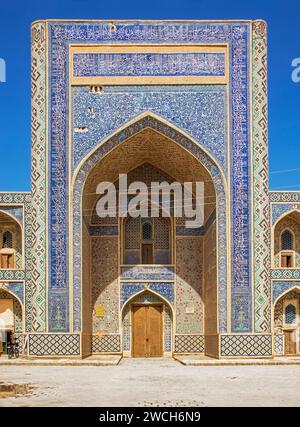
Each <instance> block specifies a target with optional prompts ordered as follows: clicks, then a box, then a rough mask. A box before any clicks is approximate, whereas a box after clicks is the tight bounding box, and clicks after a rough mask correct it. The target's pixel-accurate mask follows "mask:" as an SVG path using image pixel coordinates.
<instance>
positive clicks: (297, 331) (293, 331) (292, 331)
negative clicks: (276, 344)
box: [282, 328, 300, 357]
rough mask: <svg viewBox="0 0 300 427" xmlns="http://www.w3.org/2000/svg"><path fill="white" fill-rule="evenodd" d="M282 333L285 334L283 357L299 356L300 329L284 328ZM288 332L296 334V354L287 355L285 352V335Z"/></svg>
mask: <svg viewBox="0 0 300 427" xmlns="http://www.w3.org/2000/svg"><path fill="white" fill-rule="evenodd" d="M282 332H283V339H284V345H283V355H284V356H286V357H290V356H297V355H299V353H300V350H299V345H300V343H299V341H298V339H299V329H298V328H283V329H282ZM286 332H289V333H294V337H295V350H296V351H295V353H290V354H286V352H285V333H286Z"/></svg>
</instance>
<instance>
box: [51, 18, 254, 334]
mask: <svg viewBox="0 0 300 427" xmlns="http://www.w3.org/2000/svg"><path fill="white" fill-rule="evenodd" d="M116 28H117V29H116V31H114V32H112V31H111V30H110V26H109V23H105V22H103V23H102V22H99V23H93V24H91V23H58V22H54V21H52V22H50V23H49V24H48V36H49V75H50V91H49V99H50V102H49V112H50V116H49V127H50V131H49V132H50V133H49V135H50V138H49V159H50V162H51V168H49V178H50V179H49V188H50V192H49V200H48V206H49V207H50V210H51V211H50V212H49V216H48V218H49V239H48V241H49V245H50V248H49V251H48V253H49V260H48V262H49V265H50V266H51V269H50V280H49V300H51V299H52V289H53V288H57V287H60V288H63V289H65V290H66V292H65V295H64V296H62V298H65V308H66V310H67V309H68V279H67V278H68V268H67V266H68V244H67V242H68V227H67V219H68V194H69V189H68V186H67V185H66V183H67V182H68V179H67V177H68V170H69V167H70V165H68V164H67V161H66V159H67V153H68V150H69V147H68V138H67V135H68V93H67V87H68V84H67V82H68V52H69V45H70V44H71V43H77V44H80V43H106V42H108V43H116V44H117V43H120V42H126V43H136V44H138V43H143V42H147V43H178V44H182V43H193V42H194V43H217V44H219V43H228V46H229V50H230V64H229V65H230V89H231V97H230V110H231V125H230V145H231V150H230V152H231V168H232V179H231V200H232V209H231V212H232V233H233V235H232V237H233V239H232V240H233V243H234V244H233V249H232V283H233V288H232V298H233V300H234V298H235V292H236V291H237V290H239V289H240V288H243V289H244V290H245V298H247V299H248V306H249V307H250V305H251V301H252V290H251V276H250V267H251V255H250V241H251V239H250V238H249V233H250V224H251V210H250V156H249V150H250V144H249V127H250V126H249V104H250V103H249V74H248V70H249V53H250V47H249V37H250V29H249V28H250V24H249V23H247V22H245V23H238V22H236V23H235V22H232V23H205V22H198V23H185V24H183V23H178V22H169V23H165V22H154V23H151V22H147V23H139V22H130V23H128V22H127V23H124V22H116ZM145 98H146V99H147V95H145ZM180 105H181V104H180V102H178V100H177V102H176V112H177V114H178V113H179V110H178V106H180ZM143 111H144V110H143ZM188 113H189V118H190V120H191V122H195V121H198V120H199V117H198V115H191V114H190V110H189V111H188ZM162 116H163V117H164V114H162ZM131 117H132V116H131ZM165 118H166V120H168V117H165ZM129 119H130V118H129ZM114 120H118V117H115V116H113V117H112V118H111V121H112V122H114ZM123 120H124V119H123ZM125 122H126V121H125ZM123 123H124V121H123ZM175 124H176V123H175ZM118 126H119V125H118V124H116V125H115V126H114V129H116V128H117V127H118ZM192 126H193V123H190V125H189V129H190V128H191V127H192ZM179 127H180V129H182V127H181V126H179ZM100 140H101V135H99V141H100ZM200 143H201V144H203V142H202V141H200ZM220 262H221V265H219V267H221V269H222V270H224V268H225V269H226V267H225V263H226V259H225V258H222V260H221V261H220ZM222 280H223V279H222ZM224 280H225V279H224ZM224 287H225V288H226V281H225V282H224V283H223V284H222V283H221V284H220V288H221V289H222V291H221V292H223V288H224ZM75 291H76V292H77V288H76V289H75ZM78 292H79V294H78V295H77V294H76V293H75V296H74V298H75V300H76V301H78V299H79V298H80V297H79V295H80V288H79V289H78ZM78 309H80V303H79V304H77V306H76V307H75V319H76V320H75V323H76V325H75V329H77V328H78V327H79V330H80V320H79V324H78V320H77V317H78V316H77V310H78ZM222 310H223V312H222V316H221V318H222V319H223V318H226V316H224V314H225V313H224V310H225V311H226V308H225V307H224V308H223V309H222ZM65 314H66V317H67V312H66V313H65ZM53 321H55V319H53ZM51 322H52V319H50V324H51ZM221 322H223V321H221ZM225 323H226V322H225ZM251 324H252V323H251V321H250V319H248V326H247V327H248V329H249V330H251ZM222 328H224V323H222ZM64 329H65V331H67V330H68V326H67V324H65V327H64Z"/></svg>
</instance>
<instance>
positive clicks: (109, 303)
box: [70, 117, 227, 355]
mask: <svg viewBox="0 0 300 427" xmlns="http://www.w3.org/2000/svg"><path fill="white" fill-rule="evenodd" d="M136 125H137V126H136V127H137V129H136V130H135V131H133V129H131V128H130V126H129V127H128V128H127V129H126V131H124V130H123V131H121V132H120V134H117V135H116V136H114V137H112V139H111V140H109V141H108V142H107V143H104V144H103V145H100V146H99V148H98V149H97V150H95V151H94V152H93V153H92V154H91V156H90V157H89V158H88V159H87V160H86V162H84V163H83V164H82V166H81V167H80V169H79V170H78V173H77V176H76V179H75V181H74V188H73V208H74V209H73V211H74V212H73V224H72V226H73V231H72V233H70V235H71V236H73V254H74V257H73V266H74V270H73V296H74V298H73V301H74V305H73V319H74V322H73V326H74V331H82V334H83V340H82V342H83V345H84V348H83V354H88V353H89V352H90V351H91V352H96V353H97V352H102V351H103V349H104V350H105V351H106V352H109V351H112V350H109V349H112V348H113V349H114V350H113V351H114V352H117V351H119V352H122V351H123V349H122V346H121V341H122V337H121V335H122V334H121V329H122V318H121V312H120V308H121V307H122V306H123V305H124V304H125V303H126V301H127V300H128V299H129V298H130V297H131V296H132V295H134V294H136V293H137V292H139V291H142V290H145V289H150V290H153V291H157V293H158V294H160V295H161V296H164V297H166V299H167V300H168V301H169V302H170V303H171V304H174V305H175V308H174V313H175V315H174V319H173V327H174V342H175V343H176V344H175V345H174V348H173V349H172V351H174V352H177V353H178V352H185V350H187V352H191V351H192V352H200V353H204V352H206V353H207V354H210V355H217V354H218V351H219V348H218V346H219V344H218V343H219V336H218V334H219V332H220V331H223V332H224V331H226V330H227V329H226V327H227V326H226V325H227V262H226V258H227V240H226V239H227V234H226V227H227V225H226V224H227V212H226V192H225V188H224V181H223V178H222V174H221V172H220V170H219V169H218V167H217V165H216V164H215V163H214V162H213V161H212V160H211V159H210V157H209V156H208V155H207V154H206V153H205V152H204V151H203V150H202V149H201V148H200V147H199V146H196V145H195V144H194V143H193V142H192V141H190V140H189V139H187V138H185V137H184V136H183V135H182V134H180V133H179V132H177V131H175V130H174V129H172V128H170V127H169V126H167V125H165V124H163V123H162V122H159V121H158V120H157V119H154V118H152V117H144V118H143V119H141V120H140V121H139V122H137V123H136ZM125 132H128V137H127V138H126V137H125V136H124V134H125ZM106 150H107V152H106ZM120 173H122V174H125V173H126V174H128V176H130V174H132V177H133V178H135V179H138V180H141V181H143V182H146V183H147V180H150V181H157V180H158V181H160V182H161V181H166V182H168V180H171V182H173V181H177V182H181V183H183V182H199V181H200V182H203V183H204V188H205V196H204V222H203V225H202V226H201V227H198V228H196V229H188V228H187V227H186V226H185V219H186V218H184V217H182V218H176V221H175V220H172V219H170V220H169V223H168V226H167V227H166V222H165V223H163V222H160V223H157V224H155V223H153V222H151V221H150V222H151V223H150V222H149V221H146V222H145V224H147V226H145V227H144V224H143V222H142V221H140V222H138V225H137V224H135V227H131V228H132V229H134V228H135V230H139V233H140V234H139V239H140V243H139V244H138V245H136V247H127V248H126V247H125V240H124V235H123V234H122V233H124V234H125V231H124V227H125V226H126V221H123V219H121V220H120V219H119V218H118V215H116V216H115V217H108V218H99V217H97V215H96V214H95V205H96V204H97V198H98V197H99V196H98V195H97V194H96V192H95V189H96V187H97V184H98V183H100V182H103V181H108V182H114V183H115V184H116V187H117V188H118V183H117V181H118V175H119V174H120ZM141 176H142V179H141ZM158 177H159V179H158ZM156 228H157V229H158V230H160V231H159V236H160V237H162V236H163V235H165V236H167V233H164V231H163V230H164V229H169V230H170V232H171V235H170V234H169V241H168V242H167V243H166V242H164V243H161V246H157V242H155V239H154V238H151V239H147V238H146V239H144V238H143V232H144V233H145V234H144V237H146V234H147V233H148V234H149V233H150V234H151V233H153V230H154V231H155V229H156ZM149 230H150V231H149ZM135 232H136V231H135ZM151 237H153V236H151ZM81 238H82V239H81ZM147 240H151V243H150V242H147ZM217 242H218V243H217ZM135 244H136V242H135ZM143 244H145V245H147V244H151V245H152V249H151V250H150V255H149V253H148V255H149V258H148V260H147V262H143V261H145V259H143V254H142V250H143V249H142V245H143ZM167 244H168V245H169V247H168V248H167V247H166V245H167ZM155 246H156V247H155ZM125 253H126V257H124V254H125ZM148 255H147V256H148ZM150 259H151V260H153V264H151V263H150V262H149V260H150ZM130 260H133V261H130ZM130 263H131V264H130ZM128 264H129V265H128ZM80 290H81V294H80V292H79V291H80ZM175 295H176V304H175ZM81 304H82V309H81ZM79 308H80V310H79ZM81 314H82V315H81ZM204 336H205V343H206V344H205V347H204V345H202V344H201V345H197V346H195V344H194V343H195V342H197V343H199V342H201V343H204ZM89 337H91V340H92V344H90V341H89ZM94 342H95V343H96V342H97V343H99V342H102V343H104V342H105V345H102V344H101V345H98V344H97V345H96V344H95V345H94V344H93V343H94ZM84 343H85V344H84Z"/></svg>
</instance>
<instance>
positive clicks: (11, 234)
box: [0, 211, 23, 270]
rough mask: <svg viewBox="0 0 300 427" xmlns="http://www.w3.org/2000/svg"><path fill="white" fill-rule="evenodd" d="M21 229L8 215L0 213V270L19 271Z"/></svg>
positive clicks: (21, 250)
mask: <svg viewBox="0 0 300 427" xmlns="http://www.w3.org/2000/svg"><path fill="white" fill-rule="evenodd" d="M22 253H23V248H22V228H21V225H20V223H19V222H18V221H17V220H16V219H15V218H14V217H13V216H11V215H10V214H9V213H7V212H3V211H0V269H5V270H7V269H21V268H22V264H23V259H22Z"/></svg>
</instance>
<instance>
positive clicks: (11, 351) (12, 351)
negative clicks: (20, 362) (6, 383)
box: [7, 343, 20, 359]
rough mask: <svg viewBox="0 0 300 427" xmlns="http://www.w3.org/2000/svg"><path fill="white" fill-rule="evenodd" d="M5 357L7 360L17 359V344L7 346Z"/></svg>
mask: <svg viewBox="0 0 300 427" xmlns="http://www.w3.org/2000/svg"><path fill="white" fill-rule="evenodd" d="M7 355H8V358H9V359H12V358H13V357H15V358H16V359H17V358H18V357H19V355H20V353H19V345H18V343H14V344H7Z"/></svg>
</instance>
